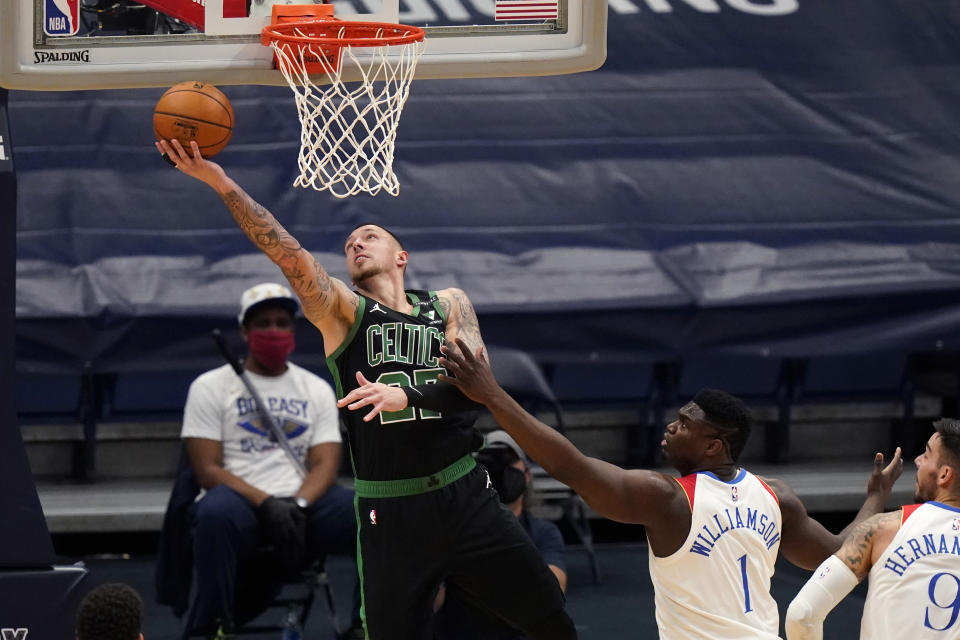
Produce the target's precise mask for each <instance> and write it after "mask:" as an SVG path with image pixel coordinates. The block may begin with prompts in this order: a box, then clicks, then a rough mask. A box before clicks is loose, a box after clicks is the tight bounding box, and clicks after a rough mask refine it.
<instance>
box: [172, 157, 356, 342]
mask: <svg viewBox="0 0 960 640" xmlns="http://www.w3.org/2000/svg"><path fill="white" fill-rule="evenodd" d="M156 146H157V149H158V150H159V151H160V152H161V153H163V154H166V156H167V157H168V158H169V159H170V160H171V161H172V162H173V163H174V164H175V166H176V167H177V169H179V170H180V171H182V172H183V173H185V174H187V175H188V176H190V177H192V178H196V179H197V180H200V181H201V182H204V183H206V184H207V185H208V186H210V188H212V189H213V190H214V191H216V192H217V193H218V194H219V195H220V197H221V198H222V199H223V202H224V204H226V205H227V208H228V209H229V210H230V213H231V214H232V215H233V219H234V220H235V221H236V223H237V225H238V226H239V227H240V229H241V230H243V232H244V233H245V234H246V235H247V237H248V238H250V241H251V242H253V244H255V245H257V247H259V248H260V250H261V251H263V252H264V253H265V254H267V257H269V258H270V259H271V260H272V261H273V262H274V264H276V265H277V266H278V267H280V270H281V271H283V275H285V276H286V277H287V281H288V282H289V283H290V286H291V287H292V288H293V290H294V291H295V292H296V294H297V297H299V298H300V303H301V305H302V307H303V313H304V315H305V316H306V317H307V319H309V320H310V322H312V323H313V324H314V325H316V327H317V328H318V329H320V332H321V333H322V334H323V338H324V343H325V344H327V345H329V347H328V348H330V349H335V348H336V346H337V345H339V344H340V343H341V342H342V341H343V339H344V338H345V337H346V334H347V331H348V329H349V327H350V325H351V324H353V319H354V315H355V313H356V309H357V306H358V304H359V301H358V297H357V294H356V293H354V292H353V291H350V289H349V288H348V287H347V285H345V284H344V283H343V282H342V281H340V280H338V279H337V278H333V277H331V276H330V274H328V273H327V271H326V269H324V268H323V266H322V265H321V264H320V263H319V262H318V261H317V259H316V258H314V257H313V255H312V254H311V253H310V252H309V251H307V250H306V249H304V248H303V247H302V246H300V243H299V242H297V239H296V238H294V237H293V236H292V235H290V233H288V232H287V230H286V229H284V228H283V226H282V225H281V224H280V223H279V222H278V221H277V219H276V218H275V217H273V214H271V213H270V212H269V211H267V209H266V208H265V207H264V206H263V205H261V204H260V203H258V202H257V201H256V200H254V199H253V198H251V197H250V196H249V195H248V194H247V193H246V192H245V191H244V190H243V189H241V188H240V186H239V185H238V184H237V183H236V182H234V181H233V180H232V179H231V178H230V177H229V176H228V175H227V173H226V172H225V171H224V170H223V167H221V166H220V165H218V164H217V163H215V162H211V161H210V160H206V159H204V158H203V157H202V156H201V155H200V149H199V148H198V147H197V143H196V142H191V143H190V146H191V151H190V152H189V153H188V152H187V151H186V150H185V149H184V148H183V146H182V145H181V144H180V142H179V141H178V140H161V141H159V142H157V143H156Z"/></svg>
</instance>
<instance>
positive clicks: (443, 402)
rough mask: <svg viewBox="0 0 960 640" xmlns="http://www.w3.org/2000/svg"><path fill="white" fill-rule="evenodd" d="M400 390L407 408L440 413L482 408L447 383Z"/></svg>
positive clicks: (434, 383)
mask: <svg viewBox="0 0 960 640" xmlns="http://www.w3.org/2000/svg"><path fill="white" fill-rule="evenodd" d="M401 388H402V389H403V392H404V393H405V394H407V406H408V407H418V408H420V409H430V410H432V411H439V412H440V413H459V412H464V411H479V410H480V409H483V408H484V406H483V405H482V404H480V403H479V402H474V401H473V400H471V399H470V398H468V397H467V396H465V395H463V393H462V392H461V391H460V390H459V389H457V388H456V387H455V386H453V385H452V384H449V383H447V382H440V381H437V382H433V383H431V384H415V385H413V386H410V387H401Z"/></svg>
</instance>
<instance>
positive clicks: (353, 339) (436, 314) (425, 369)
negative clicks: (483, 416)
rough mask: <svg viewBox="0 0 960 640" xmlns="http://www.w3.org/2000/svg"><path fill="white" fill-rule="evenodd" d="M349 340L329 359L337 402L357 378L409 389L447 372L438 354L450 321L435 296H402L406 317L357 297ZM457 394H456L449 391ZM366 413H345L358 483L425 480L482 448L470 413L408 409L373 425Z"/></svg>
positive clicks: (388, 414) (383, 414)
mask: <svg viewBox="0 0 960 640" xmlns="http://www.w3.org/2000/svg"><path fill="white" fill-rule="evenodd" d="M357 295H358V296H359V297H360V305H359V306H358V307H357V315H356V318H355V319H354V322H353V326H352V327H351V328H350V331H349V333H348V334H347V337H346V339H345V340H344V341H343V344H341V345H340V346H339V347H338V348H337V350H336V351H334V352H333V353H332V354H330V356H329V357H328V358H327V366H328V367H329V368H330V372H331V373H332V374H333V379H334V382H335V383H336V389H337V397H338V398H342V397H343V396H345V395H346V394H348V393H350V392H351V391H352V390H354V389H356V388H357V387H358V386H360V385H359V384H358V383H357V372H358V371H360V372H361V373H363V375H364V377H365V378H366V379H367V380H370V381H371V382H382V383H383V384H387V385H392V386H400V387H406V386H410V385H421V384H431V383H435V382H436V379H437V376H438V375H439V374H440V373H444V369H443V368H442V367H441V366H440V364H439V362H438V360H439V358H440V356H441V353H440V345H442V344H443V340H444V332H445V330H446V324H447V318H446V316H445V315H444V313H443V311H442V310H441V308H440V304H439V301H438V299H437V294H436V292H434V291H407V299H408V300H409V301H410V303H411V304H412V305H413V311H412V312H411V313H410V315H407V314H406V313H401V312H400V311H397V310H395V309H391V308H390V307H387V306H386V305H384V304H383V303H382V302H377V301H376V300H374V299H373V298H368V297H367V296H364V295H362V294H359V293H358V294H357ZM451 391H452V392H454V393H459V391H457V390H456V389H451ZM369 411H370V407H361V408H360V409H359V410H357V411H350V410H349V409H346V408H344V409H342V410H341V415H342V416H343V420H344V422H345V423H346V425H347V436H348V440H349V443H350V456H351V459H352V461H353V468H354V469H353V470H354V473H355V474H356V477H357V478H359V479H362V480H398V479H402V478H416V477H420V476H428V475H430V474H432V473H435V472H437V471H439V470H441V469H443V468H444V467H446V466H448V465H450V464H451V463H453V462H455V461H456V460H458V459H459V458H461V457H463V456H464V455H466V454H467V453H469V452H471V451H474V450H476V449H478V448H479V447H480V445H481V444H482V442H483V438H482V437H481V436H480V434H479V432H477V431H476V429H474V428H473V422H474V417H475V416H474V415H472V414H457V415H441V414H440V413H438V412H436V411H430V410H428V409H418V408H416V407H407V408H406V409H403V410H401V411H393V412H381V413H380V415H378V416H377V417H375V418H374V419H373V420H371V421H370V422H364V421H363V416H365V415H366V414H367V413H368V412H369Z"/></svg>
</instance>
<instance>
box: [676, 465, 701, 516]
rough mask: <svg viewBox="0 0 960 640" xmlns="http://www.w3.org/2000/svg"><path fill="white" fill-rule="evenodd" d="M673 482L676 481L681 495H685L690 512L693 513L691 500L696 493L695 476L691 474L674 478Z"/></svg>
mask: <svg viewBox="0 0 960 640" xmlns="http://www.w3.org/2000/svg"><path fill="white" fill-rule="evenodd" d="M674 480H676V481H677V484H679V485H680V488H681V489H683V493H684V494H686V496H687V503H688V504H689V505H690V512H691V513H693V498H694V494H695V493H696V491H697V474H695V473H691V474H690V475H687V476H683V477H682V478H674Z"/></svg>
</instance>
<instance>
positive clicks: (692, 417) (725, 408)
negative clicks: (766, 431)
mask: <svg viewBox="0 0 960 640" xmlns="http://www.w3.org/2000/svg"><path fill="white" fill-rule="evenodd" d="M751 423H752V419H751V416H750V410H749V409H747V406H746V405H745V404H744V403H743V401H742V400H740V399H739V398H737V397H735V396H732V395H730V394H729V393H727V392H725V391H720V390H717V389H701V390H700V391H699V392H698V393H697V395H696V396H694V398H693V400H691V401H690V402H689V403H687V404H686V405H685V406H684V407H683V408H681V409H680V411H679V412H678V415H677V419H676V420H674V421H673V422H671V423H670V424H668V425H667V429H666V431H665V432H664V434H663V441H662V442H661V443H660V444H661V447H662V449H663V453H664V456H665V457H666V459H667V460H668V461H669V462H670V464H671V465H673V467H674V468H675V469H676V470H677V471H679V472H680V474H681V475H687V474H689V473H693V472H695V471H715V470H724V469H727V468H730V467H732V466H734V465H735V464H736V462H737V460H738V459H739V458H740V453H741V452H742V451H743V447H744V445H745V444H746V442H747V438H748V437H749V436H750V428H751ZM718 475H719V474H718Z"/></svg>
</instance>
